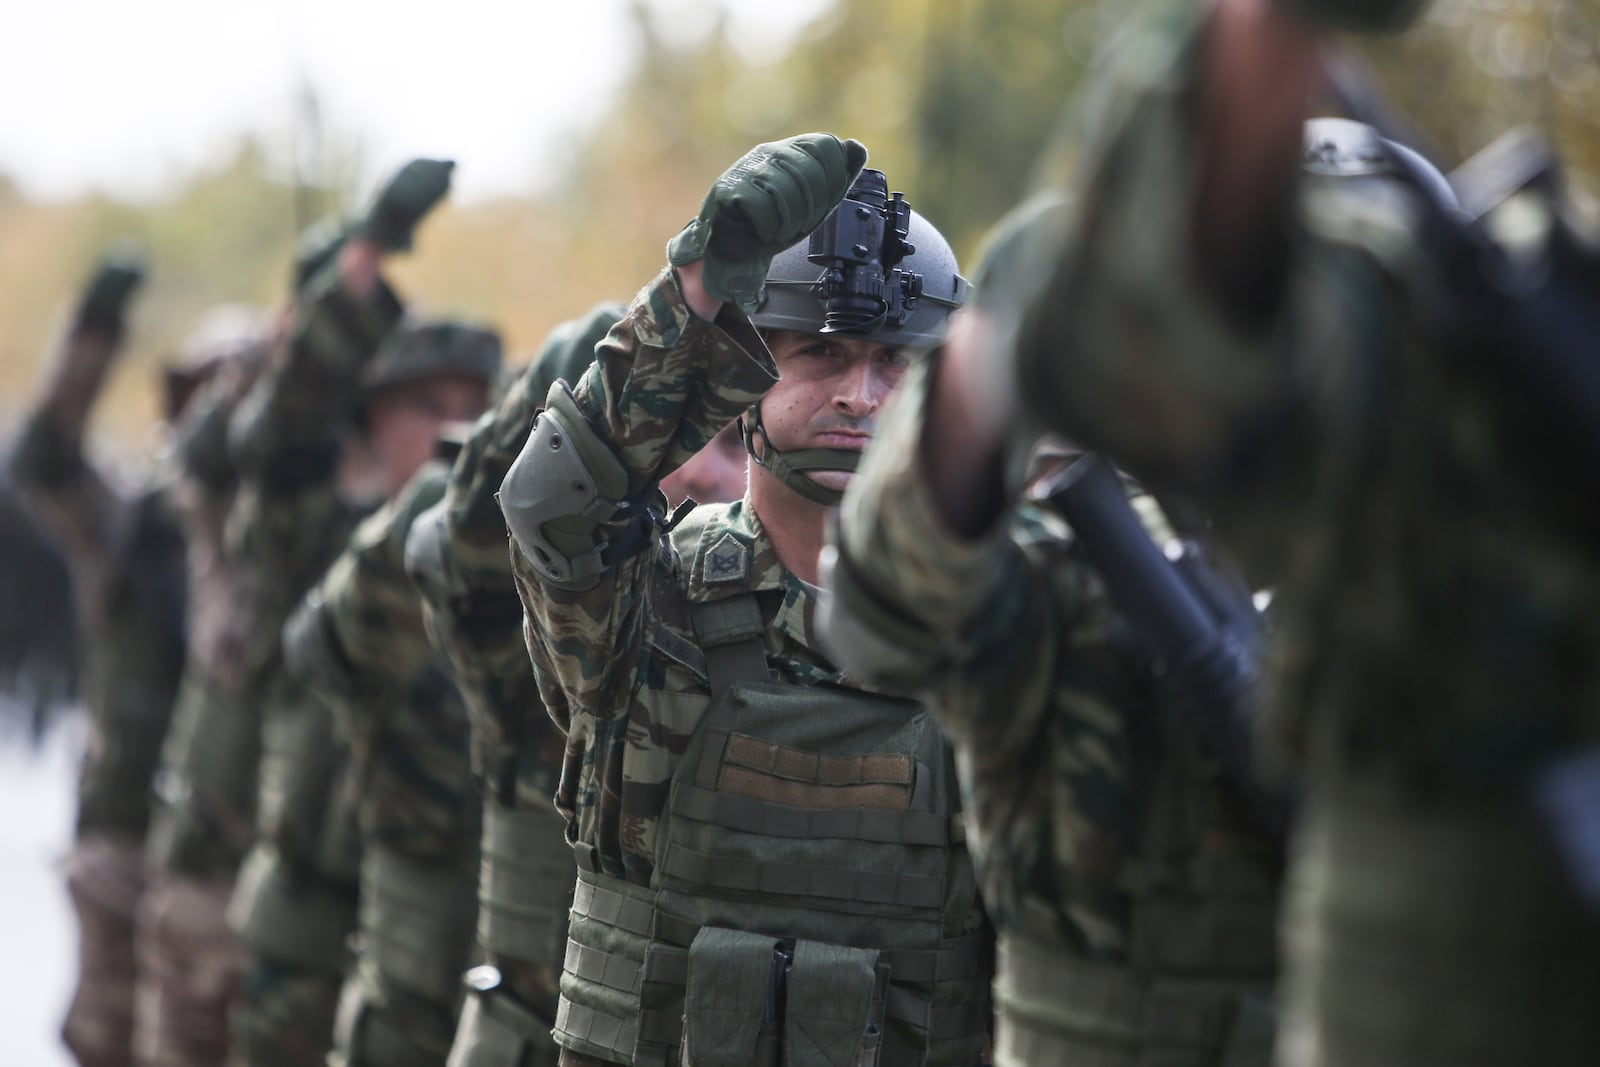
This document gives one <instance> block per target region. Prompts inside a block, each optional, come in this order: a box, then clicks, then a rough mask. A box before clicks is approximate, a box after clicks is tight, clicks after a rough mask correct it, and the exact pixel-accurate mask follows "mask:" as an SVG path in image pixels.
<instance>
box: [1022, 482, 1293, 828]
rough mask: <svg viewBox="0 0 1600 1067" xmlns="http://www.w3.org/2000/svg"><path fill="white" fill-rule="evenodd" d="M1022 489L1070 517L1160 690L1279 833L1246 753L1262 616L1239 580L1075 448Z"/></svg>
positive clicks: (1284, 810)
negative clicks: (1150, 517) (1152, 531)
mask: <svg viewBox="0 0 1600 1067" xmlns="http://www.w3.org/2000/svg"><path fill="white" fill-rule="evenodd" d="M1028 496H1029V498H1030V499H1032V500H1033V501H1034V502H1036V503H1040V504H1043V505H1045V506H1047V507H1049V508H1050V509H1052V510H1054V511H1055V512H1056V513H1057V514H1058V515H1060V516H1061V517H1062V518H1063V519H1065V520H1066V521H1067V523H1068V524H1069V525H1071V527H1072V529H1073V532H1074V533H1075V534H1076V535H1077V538H1078V542H1079V544H1081V545H1082V546H1083V551H1084V554H1085V555H1087V556H1088V557H1089V560H1090V562H1091V563H1093V564H1094V566H1095V568H1096V570H1098V571H1099V573H1100V576H1101V578H1102V579H1103V580H1104V581H1105V585H1106V589H1107V592H1108V593H1109V594H1110V597H1111V602H1112V604H1113V605H1114V606H1115V607H1116V608H1117V610H1118V611H1119V612H1120V613H1121V614H1122V615H1123V617H1124V618H1126V619H1127V620H1128V622H1129V623H1130V624H1131V626H1132V628H1133V631H1134V633H1135V635H1136V636H1137V638H1138V639H1139V640H1140V642H1141V643H1142V644H1143V645H1144V646H1145V649H1146V651H1147V652H1148V653H1149V655H1150V657H1151V658H1152V660H1153V661H1154V663H1155V665H1156V672H1157V674H1158V675H1159V676H1160V678H1161V680H1162V683H1163V686H1164V688H1165V690H1166V693H1167V696H1168V699H1169V701H1170V703H1171V704H1172V705H1175V706H1176V709H1177V712H1178V713H1179V714H1182V715H1185V716H1187V717H1190V718H1191V719H1192V721H1193V722H1194V723H1195V725H1196V727H1197V728H1198V730H1199V733H1200V736H1201V738H1202V739H1203V740H1204V741H1205V742H1206V743H1207V745H1208V746H1209V747H1210V749H1211V751H1212V752H1213V753H1214V754H1215V755H1216V756H1217V758H1218V759H1219V761H1220V762H1221V764H1222V767H1223V770H1224V772H1225V773H1226V774H1227V775H1228V777H1229V778H1230V779H1231V780H1232V781H1233V782H1234V783H1235V785H1236V786H1238V788H1239V789H1241V790H1242V791H1243V793H1244V795H1245V796H1246V797H1247V798H1248V799H1249V800H1250V801H1251V803H1252V805H1253V806H1254V807H1255V809H1256V811H1257V813H1258V814H1259V815H1260V816H1261V818H1262V820H1263V821H1264V822H1265V823H1266V824H1267V826H1268V827H1269V828H1270V829H1272V830H1273V831H1274V833H1276V834H1277V835H1278V836H1279V838H1280V839H1282V838H1283V837H1284V836H1285V835H1286V834H1287V832H1288V825H1289V821H1290V813H1291V812H1290V809H1291V806H1292V805H1291V804H1290V801H1289V798H1288V797H1287V796H1286V795H1284V794H1283V793H1281V792H1279V791H1276V790H1271V789H1268V788H1266V787H1265V786H1263V785H1262V783H1261V782H1260V781H1259V780H1258V778H1259V776H1258V775H1257V774H1256V773H1255V768H1254V761H1253V759H1252V748H1253V746H1252V743H1251V740H1252V738H1251V735H1252V731H1253V727H1252V719H1253V712H1254V710H1255V704H1256V694H1257V692H1258V690H1259V688H1260V679H1261V666H1262V658H1263V652H1264V647H1265V623H1264V620H1263V618H1262V615H1261V612H1260V611H1259V610H1258V609H1257V607H1256V602H1255V598H1254V597H1253V596H1252V594H1251V592H1250V590H1249V588H1248V587H1247V586H1246V585H1245V584H1244V583H1243V581H1241V580H1240V579H1239V578H1238V577H1237V576H1235V575H1233V574H1231V573H1230V572H1228V571H1227V570H1226V569H1224V568H1223V567H1221V566H1220V565H1213V564H1212V563H1211V562H1210V561H1209V560H1208V558H1207V557H1208V555H1209V554H1208V553H1207V552H1205V550H1204V548H1203V546H1201V545H1200V543H1199V542H1198V541H1196V540H1194V539H1192V538H1191V539H1180V540H1178V541H1176V542H1174V543H1173V544H1171V545H1169V546H1167V548H1166V550H1165V551H1163V550H1162V549H1161V548H1159V547H1157V545H1156V544H1155V542H1154V541H1152V540H1151V538H1150V535H1149V533H1147V532H1146V530H1145V528H1144V524H1143V523H1142V522H1140V520H1139V517H1138V515H1137V514H1136V513H1135V512H1134V510H1133V507H1132V506H1131V505H1130V504H1129V503H1128V496H1127V493H1126V491H1125V490H1124V489H1123V484H1122V480H1121V478H1120V477H1119V476H1118V475H1117V474H1116V472H1115V471H1114V470H1112V468H1111V466H1110V465H1109V464H1108V463H1106V462H1105V461H1104V460H1102V459H1101V458H1099V457H1098V456H1095V455H1093V454H1085V455H1084V456H1082V457H1080V458H1079V459H1077V460H1075V461H1074V462H1072V463H1071V464H1070V465H1068V466H1066V467H1064V468H1062V469H1061V470H1058V471H1056V472H1054V473H1052V474H1050V475H1047V476H1046V477H1044V478H1041V479H1040V480H1039V481H1037V482H1035V483H1034V484H1033V486H1032V487H1031V488H1030V489H1029V491H1028Z"/></svg>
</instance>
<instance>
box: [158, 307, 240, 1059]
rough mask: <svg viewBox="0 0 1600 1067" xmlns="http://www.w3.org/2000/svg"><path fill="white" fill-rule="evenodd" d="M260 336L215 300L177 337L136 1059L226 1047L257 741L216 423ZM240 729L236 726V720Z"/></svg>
mask: <svg viewBox="0 0 1600 1067" xmlns="http://www.w3.org/2000/svg"><path fill="white" fill-rule="evenodd" d="M271 343H272V336H271V333H270V332H269V330H268V329H267V327H266V325H265V323H264V321H263V318H262V316H261V315H260V313H259V312H256V311H254V310H252V309H248V308H244V307H241V306H223V307H219V308H215V309H213V310H212V311H211V312H208V313H207V314H206V315H205V316H203V317H202V319H201V321H200V323H199V324H198V325H197V326H196V327H195V328H194V330H193V331H192V332H191V334H190V336H189V338H188V340H187V341H186V342H185V344H184V352H185V358H184V359H183V360H182V361H181V362H180V368H182V367H202V368H203V367H208V366H209V367H214V368H215V369H214V371H213V373H211V375H210V376H209V380H207V381H206V382H204V383H203V384H200V385H199V386H198V389H197V390H191V389H189V385H190V384H191V379H192V377H193V376H192V375H180V374H174V375H172V376H171V377H170V378H169V394H171V395H174V396H176V395H181V394H184V393H189V392H192V393H193V398H192V400H191V401H190V402H189V413H188V415H187V416H186V417H185V419H184V420H183V422H182V424H181V425H180V426H179V432H178V437H177V444H176V448H175V450H174V454H175V459H176V464H175V466H176V469H177V479H176V482H175V483H174V486H173V497H174V499H175V500H176V501H177V504H178V509H179V513H180V515H181V516H182V520H183V531H184V535H185V539H186V541H187V562H188V579H189V642H188V649H187V658H186V661H185V663H184V667H183V682H182V685H181V688H180V690H179V694H178V702H177V706H176V708H175V709H174V711H173V717H172V724H171V726H170V728H169V729H168V731H167V736H166V739H165V741H164V742H163V744H162V749H161V767H160V770H159V771H158V773H157V777H156V781H155V798H156V805H155V811H154V813H153V815H152V819H151V826H150V840H149V843H148V846H147V848H146V850H145V862H146V868H147V872H148V876H149V879H150V887H149V889H148V891H147V892H146V893H145V901H144V904H143V906H142V907H141V909H140V913H139V921H138V929H139V933H138V943H139V994H138V1005H137V1026H136V1029H135V1045H136V1048H137V1052H138V1059H139V1062H140V1063H141V1064H156V1065H159V1067H167V1065H172V1067H188V1065H196V1067H202V1065H206V1067H214V1065H217V1064H220V1063H221V1062H222V1061H223V1057H224V1056H225V1055H226V1052H227V1047H228V1035H227V1009H228V1005H229V1003H230V1002H231V999H232V996H233V991H234V988H235V982H236V977H237V973H238V969H239V965H240V961H241V959H242V957H241V955H240V951H239V947H238V944H237V942H236V939H235V938H234V937H233V935H232V934H231V933H230V932H229V931H228V929H227V926H226V924H225V923H224V921H223V913H224V910H225V909H226V907H227V901H228V897H229V895H230V894H231V893H232V889H233V875H234V871H235V870H236V868H237V866H238V863H239V860H240V858H241V857H242V856H243V854H244V850H245V848H246V847H247V846H248V845H249V841H250V833H251V820H252V817H253V812H254V810H255V762H256V758H257V751H258V748H259V742H258V740H257V739H256V737H255V735H254V732H253V731H252V730H251V729H248V728H247V727H248V724H249V723H251V722H253V721H254V720H253V715H252V714H250V713H249V712H248V711H247V710H246V709H247V708H249V707H250V706H251V705H252V702H253V701H254V699H255V695H254V693H253V691H251V690H250V688H249V686H248V685H247V677H246V670H245V668H246V664H247V662H248V661H249V659H250V658H251V655H252V645H251V640H252V637H251V630H250V618H251V609H250V605H249V603H248V602H247V601H246V599H245V596H246V590H245V586H244V582H243V576H242V574H241V572H240V570H239V568H238V566H237V561H236V559H235V557H234V555H233V553H232V551H231V549H230V548H229V546H228V545H227V543H226V536H225V529H224V527H225V523H226V518H227V515H228V512H229V509H230V508H231V506H232V503H233V494H234V490H235V487H236V482H237V477H236V471H235V469H234V466H233V464H232V462H231V461H230V460H229V458H228V450H227V447H226V445H227V424H228V419H229V417H230V416H231V415H232V413H233V410H234V407H235V406H236V405H237V403H238V401H239V399H240V397H242V396H243V395H244V393H245V391H246V390H247V389H248V388H249V386H250V384H251V382H253V381H254V379H255V376H256V374H257V373H259V371H260V367H261V363H262V359H263V358H264V356H265V353H266V352H267V351H268V349H269V348H270V346H271ZM241 724H243V725H241Z"/></svg>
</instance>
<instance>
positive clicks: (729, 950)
mask: <svg viewBox="0 0 1600 1067" xmlns="http://www.w3.org/2000/svg"><path fill="white" fill-rule="evenodd" d="M784 951H785V949H784V947H783V944H782V943H781V942H780V941H779V940H778V939H776V938H774V937H772V936H771V935H768V934H748V933H744V932H743V931H739V930H723V929H719V928H718V927H715V926H707V927H703V928H701V930H700V932H699V933H698V934H696V935H695V938H694V944H692V945H690V946H689V975H688V978H689V980H688V987H687V991H686V992H685V993H684V1001H683V1062H684V1064H685V1067H778V1042H777V1028H778V1023H779V1020H780V1019H781V1017H782V1011H783V1008H782V1003H781V1001H780V1000H778V999H777V998H781V996H782V990H781V988H780V987H781V984H782V982H783V975H782V965H781V961H782V958H783V957H782V956H780V955H778V954H779V953H782V952H784ZM775 960H777V961H779V965H778V966H777V967H776V968H775V967H774V961H775ZM763 1028H764V1029H765V1031H766V1033H765V1034H763V1032H762V1031H763ZM763 1037H765V1040H763ZM758 1046H760V1054H759V1055H758Z"/></svg>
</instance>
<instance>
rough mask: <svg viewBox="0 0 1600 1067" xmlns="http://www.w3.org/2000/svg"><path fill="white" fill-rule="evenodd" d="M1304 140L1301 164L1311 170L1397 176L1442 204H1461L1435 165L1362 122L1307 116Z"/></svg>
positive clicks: (1333, 174)
mask: <svg viewBox="0 0 1600 1067" xmlns="http://www.w3.org/2000/svg"><path fill="white" fill-rule="evenodd" d="M1304 143H1305V152H1304V155H1303V156H1302V157H1301V165H1302V166H1303V167H1304V168H1305V170H1306V171H1307V172H1309V173H1311V174H1318V175H1321V176H1323V177H1327V178H1353V179H1365V180H1373V179H1376V180H1379V181H1384V182H1390V181H1393V180H1394V179H1396V178H1400V179H1402V180H1405V181H1408V182H1411V183H1413V184H1415V185H1417V186H1419V187H1420V188H1421V189H1422V191H1423V192H1424V193H1426V194H1427V195H1428V196H1430V197H1431V198H1432V199H1433V200H1434V201H1435V202H1436V203H1438V204H1441V205H1443V206H1444V207H1447V208H1458V207H1459V206H1460V204H1459V202H1458V201H1457V199H1456V193H1455V190H1454V189H1453V188H1451V186H1450V182H1449V180H1448V179H1447V178H1446V177H1445V176H1444V174H1443V172H1442V171H1440V170H1439V168H1438V167H1435V166H1434V165H1433V164H1432V163H1430V162H1428V160H1427V158H1426V157H1424V156H1423V155H1422V154H1421V153H1420V152H1417V151H1416V150H1415V149H1411V148H1408V147H1406V146H1405V145H1403V144H1401V143H1400V142H1398V141H1391V140H1389V139H1388V138H1386V137H1382V136H1380V135H1379V134H1378V131H1377V130H1375V129H1373V128H1372V127H1371V126H1368V125H1367V124H1366V123H1364V122H1355V121H1353V120H1351V119H1334V118H1323V119H1309V120H1307V122H1306V124H1305V142H1304Z"/></svg>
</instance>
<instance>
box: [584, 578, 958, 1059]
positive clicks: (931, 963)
mask: <svg viewBox="0 0 1600 1067" xmlns="http://www.w3.org/2000/svg"><path fill="white" fill-rule="evenodd" d="M689 610H690V615H691V618H692V620H693V624H694V628H695V633H696V637H697V639H698V643H699V645H700V647H701V649H702V650H703V652H704V654H705V660H706V673H707V675H708V680H709V685H710V690H711V704H710V709H709V711H708V712H707V713H706V715H705V716H704V717H703V718H702V719H701V721H700V723H699V725H698V726H697V728H696V730H695V732H694V734H693V736H692V738H691V740H690V743H689V745H688V748H687V751H686V752H685V754H684V756H683V759H682V761H681V763H680V764H679V766H678V768H677V769H676V771H675V773H674V775H673V778H672V784H671V788H670V793H669V799H668V804H667V809H666V812H665V813H664V816H663V818H662V820H661V825H660V829H659V831H658V839H657V840H658V844H657V854H656V864H655V873H654V875H653V876H652V884H651V886H650V887H648V888H647V887H644V886H640V885H635V884H633V883H631V882H627V881H625V880H622V879H619V878H616V877H613V876H610V875H607V874H605V873H604V872H603V871H601V870H600V869H599V863H598V862H597V859H596V857H595V855H594V850H593V849H592V848H588V847H583V846H580V847H578V848H577V852H578V866H579V877H578V887H577V892H576V894H575V896H574V899H573V904H572V923H571V932H570V936H569V940H568V943H567V952H566V959H565V967H564V973H563V975H562V979H561V1004H560V1008H559V1010H558V1013H557V1018H556V1030H555V1033H556V1039H557V1041H559V1042H560V1043H561V1044H562V1045H563V1046H565V1047H567V1048H569V1049H572V1050H575V1051H578V1052H581V1053H586V1054H588V1055H592V1056H597V1057H599V1058H601V1059H603V1060H607V1061H611V1062H617V1063H625V1064H632V1065H634V1067H647V1065H658V1064H672V1063H680V1062H682V1063H693V1064H694V1065H695V1067H748V1065H751V1064H756V1065H762V1067H766V1065H771V1067H776V1065H777V1064H779V1063H783V1064H785V1065H786V1067H811V1065H817V1067H821V1065H835V1064H860V1065H863V1067H872V1065H877V1067H908V1065H924V1064H926V1065H930V1067H937V1065H952V1067H954V1065H958V1064H959V1065H962V1067H970V1065H971V1064H974V1063H977V1062H978V1058H979V1056H980V1054H981V1051H982V1046H983V1041H984V1036H985V1032H986V1030H987V1024H988V1003H987V996H986V990H985V985H986V980H987V977H988V944H987V937H986V935H985V934H983V933H982V932H981V917H980V916H979V914H978V911H977V908H978V905H977V901H976V893H975V889H974V884H973V876H972V870H971V866H970V862H969V860H968V857H967V853H966V850H965V848H964V846H963V845H962V838H961V834H960V829H959V822H958V821H957V820H958V818H959V801H958V789H957V783H956V780H955V773H954V767H953V761H952V759H951V755H950V751H949V748H948V746H947V744H946V743H945V741H944V739H943V736H942V735H941V734H940V731H939V728H938V725H937V723H936V722H935V721H934V719H933V717H932V716H931V715H930V714H929V713H927V712H926V711H924V710H922V709H921V708H919V707H918V706H916V705H914V704H911V703H908V702H906V701H901V700H894V699H890V698H887V697H882V696H877V695H873V694H870V693H866V692H863V691H860V690H854V689H846V688H824V687H815V686H798V685H792V684H786V683H781V682H776V681H774V680H772V678H771V676H770V675H769V672H768V669H767V664H766V658H765V651H764V649H765V627H764V623H763V619H762V613H761V610H760V607H759V605H758V602H757V599H756V596H755V594H754V593H753V592H750V591H748V590H744V589H739V590H736V591H734V593H733V595H731V596H728V597H725V598H724V599H720V600H716V601H713V602H710V603H705V604H693V605H691V606H690V609H689Z"/></svg>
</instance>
